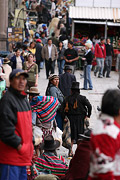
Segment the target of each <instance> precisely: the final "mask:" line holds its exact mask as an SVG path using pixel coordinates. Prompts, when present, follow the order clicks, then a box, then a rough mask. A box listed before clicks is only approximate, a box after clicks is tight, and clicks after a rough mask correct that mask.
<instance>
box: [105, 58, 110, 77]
mask: <svg viewBox="0 0 120 180" xmlns="http://www.w3.org/2000/svg"><path fill="white" fill-rule="evenodd" d="M111 67H112V56H106V59H105V67H104V70H103V75H105V73H106V72H107V74H106V77H108V76H110V71H111Z"/></svg>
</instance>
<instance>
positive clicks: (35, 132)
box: [33, 126, 43, 146]
mask: <svg viewBox="0 0 120 180" xmlns="http://www.w3.org/2000/svg"><path fill="white" fill-rule="evenodd" d="M42 135H43V132H42V130H41V129H40V128H39V127H38V126H33V136H34V138H35V146H37V145H38V144H40V143H42Z"/></svg>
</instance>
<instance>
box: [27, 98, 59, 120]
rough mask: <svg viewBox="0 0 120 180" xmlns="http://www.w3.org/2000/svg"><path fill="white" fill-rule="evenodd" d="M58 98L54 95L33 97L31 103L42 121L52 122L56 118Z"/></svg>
mask: <svg viewBox="0 0 120 180" xmlns="http://www.w3.org/2000/svg"><path fill="white" fill-rule="evenodd" d="M58 103H59V101H58V99H57V98H55V97H52V96H36V97H34V98H33V99H32V101H31V103H30V105H31V108H32V111H33V112H36V113H37V117H38V118H39V119H40V121H41V122H44V123H46V122H50V121H52V120H54V118H55V116H56V111H57V109H58Z"/></svg>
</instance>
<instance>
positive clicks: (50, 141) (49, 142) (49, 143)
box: [40, 135, 60, 151]
mask: <svg viewBox="0 0 120 180" xmlns="http://www.w3.org/2000/svg"><path fill="white" fill-rule="evenodd" d="M59 146H60V142H59V141H58V140H54V138H53V136H52V135H48V136H46V137H45V138H44V142H43V143H42V144H41V146H40V148H41V149H44V150H48V151H49V150H50V151H54V150H55V149H56V148H58V147H59Z"/></svg>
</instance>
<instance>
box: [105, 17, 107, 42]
mask: <svg viewBox="0 0 120 180" xmlns="http://www.w3.org/2000/svg"><path fill="white" fill-rule="evenodd" d="M106 39H107V20H106V24H105V41H106Z"/></svg>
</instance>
